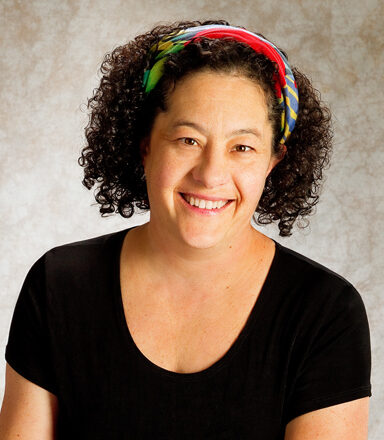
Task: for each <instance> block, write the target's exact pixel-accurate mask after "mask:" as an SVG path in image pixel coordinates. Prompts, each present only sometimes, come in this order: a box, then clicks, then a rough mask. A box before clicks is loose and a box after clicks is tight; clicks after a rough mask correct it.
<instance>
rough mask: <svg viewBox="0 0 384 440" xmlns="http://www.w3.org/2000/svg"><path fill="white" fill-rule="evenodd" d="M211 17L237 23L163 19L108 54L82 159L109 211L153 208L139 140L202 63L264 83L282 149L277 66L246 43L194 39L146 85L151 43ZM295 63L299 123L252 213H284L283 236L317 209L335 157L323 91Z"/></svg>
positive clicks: (268, 218) (268, 216) (264, 220)
mask: <svg viewBox="0 0 384 440" xmlns="http://www.w3.org/2000/svg"><path fill="white" fill-rule="evenodd" d="M206 24H221V25H227V26H231V25H230V24H229V23H228V22H227V21H225V20H207V21H178V22H175V23H172V24H167V25H158V26H155V27H154V28H153V29H152V30H151V31H149V32H147V33H145V34H142V35H139V36H137V37H135V39H134V40H133V41H130V42H128V43H127V44H125V45H123V46H119V47H117V48H115V49H114V50H113V51H112V52H111V53H108V54H107V55H106V56H105V58H104V61H103V63H102V65H101V69H100V70H101V73H102V75H103V76H102V78H101V81H100V86H99V87H98V88H97V89H95V90H94V93H93V97H92V98H90V99H89V100H88V110H89V123H88V125H87V127H86V128H85V136H86V141H87V145H86V146H85V147H84V148H83V149H82V151H81V157H79V159H78V163H79V165H80V166H82V167H84V179H83V180H82V183H83V185H84V186H85V187H86V188H87V189H91V188H92V187H93V185H94V184H95V182H100V186H99V187H98V188H97V192H96V194H95V199H96V201H97V203H99V204H100V205H101V206H100V212H101V216H102V217H103V216H104V215H106V214H108V213H114V212H115V210H117V212H119V214H120V215H121V216H123V217H125V218H129V217H131V216H132V215H133V214H134V213H135V206H136V207H137V208H139V209H141V210H144V211H146V210H148V209H150V205H149V200H148V194H147V186H146V180H145V175H144V168H143V164H142V151H140V140H142V139H143V138H144V137H145V136H147V135H149V134H150V132H151V129H152V126H153V122H154V119H155V117H156V115H157V114H158V113H159V112H160V111H165V110H166V109H167V100H168V98H169V96H170V90H171V89H172V85H173V87H174V86H175V84H176V82H177V81H178V80H179V79H181V78H182V77H184V76H185V75H187V74H190V73H193V72H197V71H202V70H212V71H218V72H227V73H235V74H241V75H244V76H246V77H248V78H250V79H251V80H253V81H255V82H256V83H257V84H258V85H259V86H261V87H262V89H263V90H264V92H265V94H266V98H267V103H268V114H269V119H270V121H271V124H272V128H273V133H274V136H273V145H272V151H273V154H275V155H280V154H282V151H281V144H280V143H279V139H280V135H281V132H280V121H281V111H282V110H281V108H280V106H279V105H278V102H277V99H276V97H275V93H274V75H275V72H276V69H277V66H276V65H275V63H273V62H272V61H270V60H269V59H268V58H267V57H265V56H264V55H262V54H257V53H256V52H255V51H254V50H253V49H251V48H250V47H249V46H247V45H246V44H245V43H240V42H238V41H234V40H231V39H210V38H206V37H202V38H200V40H199V41H195V42H191V43H189V44H188V45H187V46H186V47H185V48H184V49H183V50H182V51H180V52H178V53H174V54H171V55H170V56H169V57H168V59H167V61H166V62H165V64H164V74H163V76H162V78H161V79H160V81H159V83H158V84H157V85H156V87H155V88H154V89H153V90H152V91H151V92H150V93H149V94H145V93H144V89H143V86H142V80H143V74H144V71H145V70H146V68H147V67H148V66H149V65H150V64H149V63H150V61H149V60H148V51H149V49H150V47H152V45H153V44H155V43H157V42H159V40H160V39H161V38H162V37H163V36H164V35H167V34H169V33H171V32H175V31H178V30H181V29H185V28H188V27H192V26H200V25H206ZM238 27H241V28H242V29H245V28H244V27H242V26H238ZM258 35H261V34H258ZM264 38H265V37H264ZM279 50H280V51H281V52H283V53H284V55H285V56H286V54H285V52H284V51H282V50H281V49H280V48H279ZM291 67H292V66H291ZM292 71H293V74H294V76H295V79H296V83H297V87H298V91H299V112H298V117H297V121H296V125H295V128H294V130H293V132H292V134H291V135H290V137H289V138H288V140H287V142H286V143H285V145H286V147H287V152H286V154H285V156H284V159H283V160H281V161H280V162H279V163H278V164H277V165H276V166H275V167H274V168H273V170H272V171H271V173H270V174H269V175H268V177H267V179H266V182H265V187H264V191H263V193H262V196H261V198H260V201H259V204H258V206H257V209H256V211H255V214H256V213H258V217H257V218H256V217H255V214H254V216H253V218H254V221H255V222H256V223H257V224H260V225H261V224H269V223H272V222H273V221H277V220H278V227H279V230H280V235H281V236H290V235H292V232H291V229H292V226H293V224H294V222H295V220H296V219H297V218H298V217H299V216H300V217H301V218H304V216H307V215H309V214H311V213H312V212H313V208H314V206H315V205H316V204H317V202H318V199H319V192H320V188H321V186H320V183H321V180H322V178H323V169H324V168H325V167H327V166H328V164H329V161H330V154H331V151H332V138H333V131H332V125H331V113H330V110H329V109H328V108H327V107H326V106H325V105H324V103H323V102H322V101H321V99H320V93H319V92H318V91H317V90H316V89H315V88H313V86H312V85H311V82H310V81H309V79H308V78H307V77H306V76H305V75H304V74H303V73H301V72H300V71H299V70H298V69H297V68H292ZM308 223H309V222H308V220H306V221H305V222H303V223H301V222H300V221H298V226H299V227H301V228H304V227H306V226H308Z"/></svg>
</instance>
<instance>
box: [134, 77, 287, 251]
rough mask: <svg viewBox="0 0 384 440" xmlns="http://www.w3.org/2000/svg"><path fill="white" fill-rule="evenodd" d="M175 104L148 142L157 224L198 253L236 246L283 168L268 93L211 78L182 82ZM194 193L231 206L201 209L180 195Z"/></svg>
mask: <svg viewBox="0 0 384 440" xmlns="http://www.w3.org/2000/svg"><path fill="white" fill-rule="evenodd" d="M168 103H169V106H168V110H167V111H166V112H162V113H159V114H158V115H157V116H156V119H155V121H154V125H153V128H152V132H151V135H150V137H149V139H147V140H143V141H142V148H143V150H144V151H145V153H144V158H143V164H144V169H145V174H146V179H147V189H148V198H149V202H150V206H151V213H150V223H151V224H152V225H154V226H155V229H156V230H157V231H161V233H162V234H166V235H165V236H168V237H170V238H171V237H172V240H174V239H175V238H176V239H178V240H182V241H183V242H184V243H185V244H188V245H189V246H192V247H195V248H208V247H212V246H215V244H219V243H223V240H224V242H225V243H230V241H231V240H232V239H234V238H236V236H241V235H239V234H242V233H244V231H245V230H246V231H247V232H249V229H250V228H252V226H251V224H250V222H251V218H252V216H253V214H254V212H255V210H256V207H257V205H258V202H259V199H260V197H261V194H262V192H263V188H264V185H265V179H266V177H267V176H268V174H269V173H270V171H271V170H272V168H273V167H274V166H275V165H276V164H277V163H278V161H279V160H278V159H277V158H275V157H273V156H272V145H271V144H272V127H271V123H270V122H269V120H268V113H267V105H266V100H265V96H264V92H263V91H262V90H261V88H259V87H258V86H256V85H255V84H254V83H253V82H251V81H250V80H249V79H247V78H245V77H240V76H233V75H227V74H222V73H216V72H211V71H204V72H199V73H195V74H193V75H189V76H187V77H185V78H184V79H182V80H181V81H179V82H178V83H177V85H176V88H175V89H174V91H173V92H172V94H171V95H170V98H169V101H168ZM188 193H192V194H196V195H197V196H199V195H200V196H201V198H207V199H214V198H215V199H220V200H224V201H227V200H231V202H230V203H228V204H227V205H226V206H225V207H224V208H222V209H217V210H216V209H213V210H208V209H198V208H196V207H191V206H190V205H189V204H188V203H187V202H186V201H185V200H184V198H183V196H182V195H181V194H188ZM252 229H253V228H252ZM243 237H244V235H243Z"/></svg>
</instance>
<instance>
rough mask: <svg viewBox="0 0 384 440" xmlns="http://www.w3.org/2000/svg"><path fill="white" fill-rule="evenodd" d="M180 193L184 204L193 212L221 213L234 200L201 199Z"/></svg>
mask: <svg viewBox="0 0 384 440" xmlns="http://www.w3.org/2000/svg"><path fill="white" fill-rule="evenodd" d="M179 195H180V198H181V200H182V201H183V204H184V205H185V206H187V207H188V208H189V209H190V210H191V211H192V212H196V213H198V214H205V215H217V214H220V213H222V212H223V211H224V210H226V209H227V207H228V206H229V205H231V203H232V202H233V200H227V201H225V200H219V201H212V200H201V199H197V198H193V197H191V196H188V195H186V194H182V193H179Z"/></svg>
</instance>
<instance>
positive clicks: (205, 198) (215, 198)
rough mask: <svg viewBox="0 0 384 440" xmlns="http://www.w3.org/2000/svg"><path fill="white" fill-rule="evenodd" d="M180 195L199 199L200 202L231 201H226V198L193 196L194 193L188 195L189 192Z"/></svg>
mask: <svg viewBox="0 0 384 440" xmlns="http://www.w3.org/2000/svg"><path fill="white" fill-rule="evenodd" d="M181 194H185V195H188V196H191V197H194V198H197V199H201V200H212V201H219V200H231V199H228V198H227V197H217V196H216V197H215V196H204V195H202V194H194V193H190V192H187V193H181Z"/></svg>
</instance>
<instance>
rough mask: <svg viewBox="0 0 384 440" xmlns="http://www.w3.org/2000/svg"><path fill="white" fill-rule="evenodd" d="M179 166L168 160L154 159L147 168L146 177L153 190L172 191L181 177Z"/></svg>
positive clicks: (163, 158)
mask: <svg viewBox="0 0 384 440" xmlns="http://www.w3.org/2000/svg"><path fill="white" fill-rule="evenodd" d="M180 165H181V164H180V163H175V161H174V160H171V159H170V158H165V157H162V158H154V160H153V161H151V163H150V166H149V167H148V173H149V174H148V177H149V180H150V184H151V186H152V187H153V189H154V190H156V189H160V188H161V189H167V188H170V189H172V188H173V187H174V185H175V184H177V181H178V180H179V179H180V178H181V176H182V169H181V166H180Z"/></svg>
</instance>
